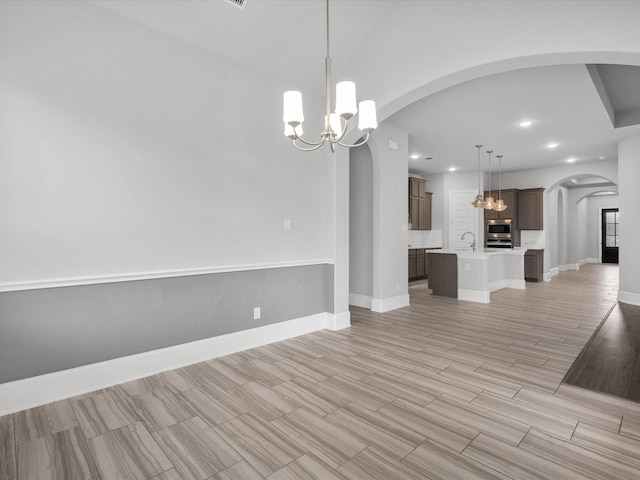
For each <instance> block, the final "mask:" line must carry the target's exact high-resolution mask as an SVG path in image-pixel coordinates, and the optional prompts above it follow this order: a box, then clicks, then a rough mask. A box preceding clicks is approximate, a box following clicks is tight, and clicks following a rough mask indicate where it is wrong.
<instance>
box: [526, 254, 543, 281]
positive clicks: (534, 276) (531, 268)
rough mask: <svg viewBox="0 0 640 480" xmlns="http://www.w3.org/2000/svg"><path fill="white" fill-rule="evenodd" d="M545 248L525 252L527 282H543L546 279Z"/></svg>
mask: <svg viewBox="0 0 640 480" xmlns="http://www.w3.org/2000/svg"><path fill="white" fill-rule="evenodd" d="M543 267H544V250H527V251H526V252H524V279H525V280H526V281H527V282H541V281H542V280H543V279H544V273H543V272H544V268H543Z"/></svg>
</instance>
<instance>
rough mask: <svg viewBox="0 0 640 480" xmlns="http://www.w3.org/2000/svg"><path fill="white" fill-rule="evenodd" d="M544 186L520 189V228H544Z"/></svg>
mask: <svg viewBox="0 0 640 480" xmlns="http://www.w3.org/2000/svg"><path fill="white" fill-rule="evenodd" d="M543 191H544V188H529V189H527V190H519V191H518V227H519V228H520V230H542V229H543V228H544V227H543V217H542V198H543V196H542V192H543Z"/></svg>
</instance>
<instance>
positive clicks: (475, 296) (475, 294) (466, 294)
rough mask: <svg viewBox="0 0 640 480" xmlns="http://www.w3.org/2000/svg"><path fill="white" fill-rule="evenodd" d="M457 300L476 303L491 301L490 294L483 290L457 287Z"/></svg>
mask: <svg viewBox="0 0 640 480" xmlns="http://www.w3.org/2000/svg"><path fill="white" fill-rule="evenodd" d="M458 300H464V301H467V302H476V303H489V302H490V301H491V294H490V293H489V292H487V291H484V290H469V289H466V288H458Z"/></svg>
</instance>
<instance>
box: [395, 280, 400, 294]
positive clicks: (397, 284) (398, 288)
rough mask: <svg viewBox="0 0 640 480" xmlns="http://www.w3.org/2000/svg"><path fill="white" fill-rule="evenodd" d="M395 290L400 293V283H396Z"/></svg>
mask: <svg viewBox="0 0 640 480" xmlns="http://www.w3.org/2000/svg"><path fill="white" fill-rule="evenodd" d="M396 290H397V291H398V292H399V291H400V283H399V282H398V283H396Z"/></svg>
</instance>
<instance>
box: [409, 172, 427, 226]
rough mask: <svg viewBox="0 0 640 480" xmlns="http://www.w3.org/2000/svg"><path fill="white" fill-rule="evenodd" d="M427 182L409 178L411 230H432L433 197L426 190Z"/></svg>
mask: <svg viewBox="0 0 640 480" xmlns="http://www.w3.org/2000/svg"><path fill="white" fill-rule="evenodd" d="M424 186H425V181H424V180H422V179H421V178H414V177H410V178H409V221H408V223H409V229H410V230H431V195H432V193H430V192H425V190H424Z"/></svg>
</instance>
